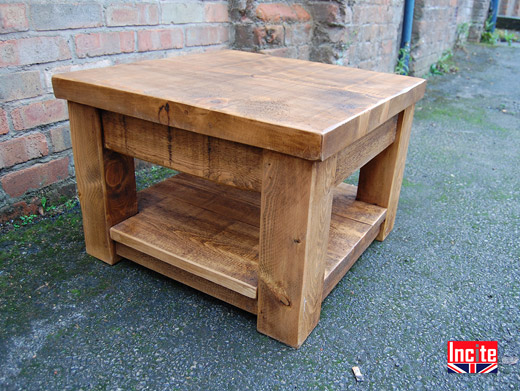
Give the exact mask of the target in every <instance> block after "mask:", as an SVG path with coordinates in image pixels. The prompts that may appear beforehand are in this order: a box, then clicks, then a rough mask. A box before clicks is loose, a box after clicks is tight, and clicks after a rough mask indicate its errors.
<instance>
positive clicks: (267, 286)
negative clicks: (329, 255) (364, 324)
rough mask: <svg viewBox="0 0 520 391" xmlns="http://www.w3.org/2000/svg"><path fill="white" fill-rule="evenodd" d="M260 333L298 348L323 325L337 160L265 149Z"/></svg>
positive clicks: (259, 302)
mask: <svg viewBox="0 0 520 391" xmlns="http://www.w3.org/2000/svg"><path fill="white" fill-rule="evenodd" d="M263 168H264V170H263V178H262V203H261V219H260V258H259V271H258V274H259V275H258V323H257V327H258V330H259V331H260V332H262V333H264V334H267V335H269V336H271V337H273V338H275V339H277V340H279V341H282V342H284V343H286V344H288V345H290V346H293V347H298V346H300V345H301V344H302V343H303V341H304V340H305V339H306V338H307V336H308V335H309V333H310V332H311V331H312V330H313V329H314V327H315V326H316V324H317V323H318V320H319V317H320V310H321V299H322V292H323V276H324V260H325V254H326V251H327V244H328V232H329V227H330V218H331V208H332V189H331V186H332V181H333V179H334V173H335V171H336V161H335V159H329V160H327V161H325V162H318V163H311V162H308V161H305V160H301V159H295V158H293V157H291V156H288V155H282V154H279V153H276V152H269V151H264V162H263Z"/></svg>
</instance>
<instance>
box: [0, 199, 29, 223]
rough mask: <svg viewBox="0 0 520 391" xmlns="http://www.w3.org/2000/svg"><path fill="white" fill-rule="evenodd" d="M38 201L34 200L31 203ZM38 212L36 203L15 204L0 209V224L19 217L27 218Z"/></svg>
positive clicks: (21, 202) (23, 202)
mask: <svg viewBox="0 0 520 391" xmlns="http://www.w3.org/2000/svg"><path fill="white" fill-rule="evenodd" d="M37 200H38V199H37V198H34V199H32V200H31V202H36V201H37ZM37 211H38V205H37V204H36V203H30V204H27V202H25V201H20V202H16V203H14V204H13V205H10V206H8V207H7V208H2V209H0V223H3V222H6V221H9V220H11V219H15V218H17V217H19V216H27V215H32V214H35V213H36V212H37Z"/></svg>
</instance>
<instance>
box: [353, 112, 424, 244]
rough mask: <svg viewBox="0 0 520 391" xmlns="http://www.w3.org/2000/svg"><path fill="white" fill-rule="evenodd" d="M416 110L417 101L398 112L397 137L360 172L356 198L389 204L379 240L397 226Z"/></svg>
mask: <svg viewBox="0 0 520 391" xmlns="http://www.w3.org/2000/svg"><path fill="white" fill-rule="evenodd" d="M413 113H414V105H412V106H410V107H408V108H407V109H405V110H403V111H402V112H401V113H400V114H399V119H398V121H397V133H396V135H395V141H394V142H393V143H392V144H391V145H390V146H389V147H388V148H386V149H385V150H384V151H383V152H381V153H380V154H379V155H377V156H376V157H375V158H374V159H372V160H371V161H370V162H368V163H367V164H366V165H364V166H363V167H362V168H361V171H360V173H359V183H358V192H357V199H358V200H360V201H364V202H368V203H370V204H375V205H379V206H381V207H383V208H387V211H386V219H385V221H384V222H383V223H382V224H381V229H380V231H379V234H378V236H377V238H376V239H377V240H379V241H383V240H385V238H386V237H387V236H388V234H389V233H390V231H392V228H393V227H394V221H395V214H396V211H397V204H398V202H399V193H400V191H401V184H402V182H403V173H404V165H405V161H406V152H407V150H408V142H409V140H410V131H411V129H412V121H413Z"/></svg>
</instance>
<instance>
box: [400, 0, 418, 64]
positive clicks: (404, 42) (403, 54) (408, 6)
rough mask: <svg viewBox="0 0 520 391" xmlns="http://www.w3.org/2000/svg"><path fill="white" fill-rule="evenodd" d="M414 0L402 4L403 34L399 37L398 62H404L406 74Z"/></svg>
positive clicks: (407, 0)
mask: <svg viewBox="0 0 520 391" xmlns="http://www.w3.org/2000/svg"><path fill="white" fill-rule="evenodd" d="M414 6H415V0H405V2H404V17H403V33H402V35H401V46H400V48H401V49H404V50H400V51H399V61H402V62H404V64H405V68H406V71H405V72H404V73H405V74H408V64H409V62H410V42H411V40H412V26H413V9H414Z"/></svg>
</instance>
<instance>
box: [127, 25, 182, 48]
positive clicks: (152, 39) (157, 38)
mask: <svg viewBox="0 0 520 391" xmlns="http://www.w3.org/2000/svg"><path fill="white" fill-rule="evenodd" d="M183 44H184V35H183V33H182V29H180V28H169V29H158V30H141V31H138V32H137V49H138V50H139V51H140V52H147V51H149V50H164V49H179V48H182V46H183Z"/></svg>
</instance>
